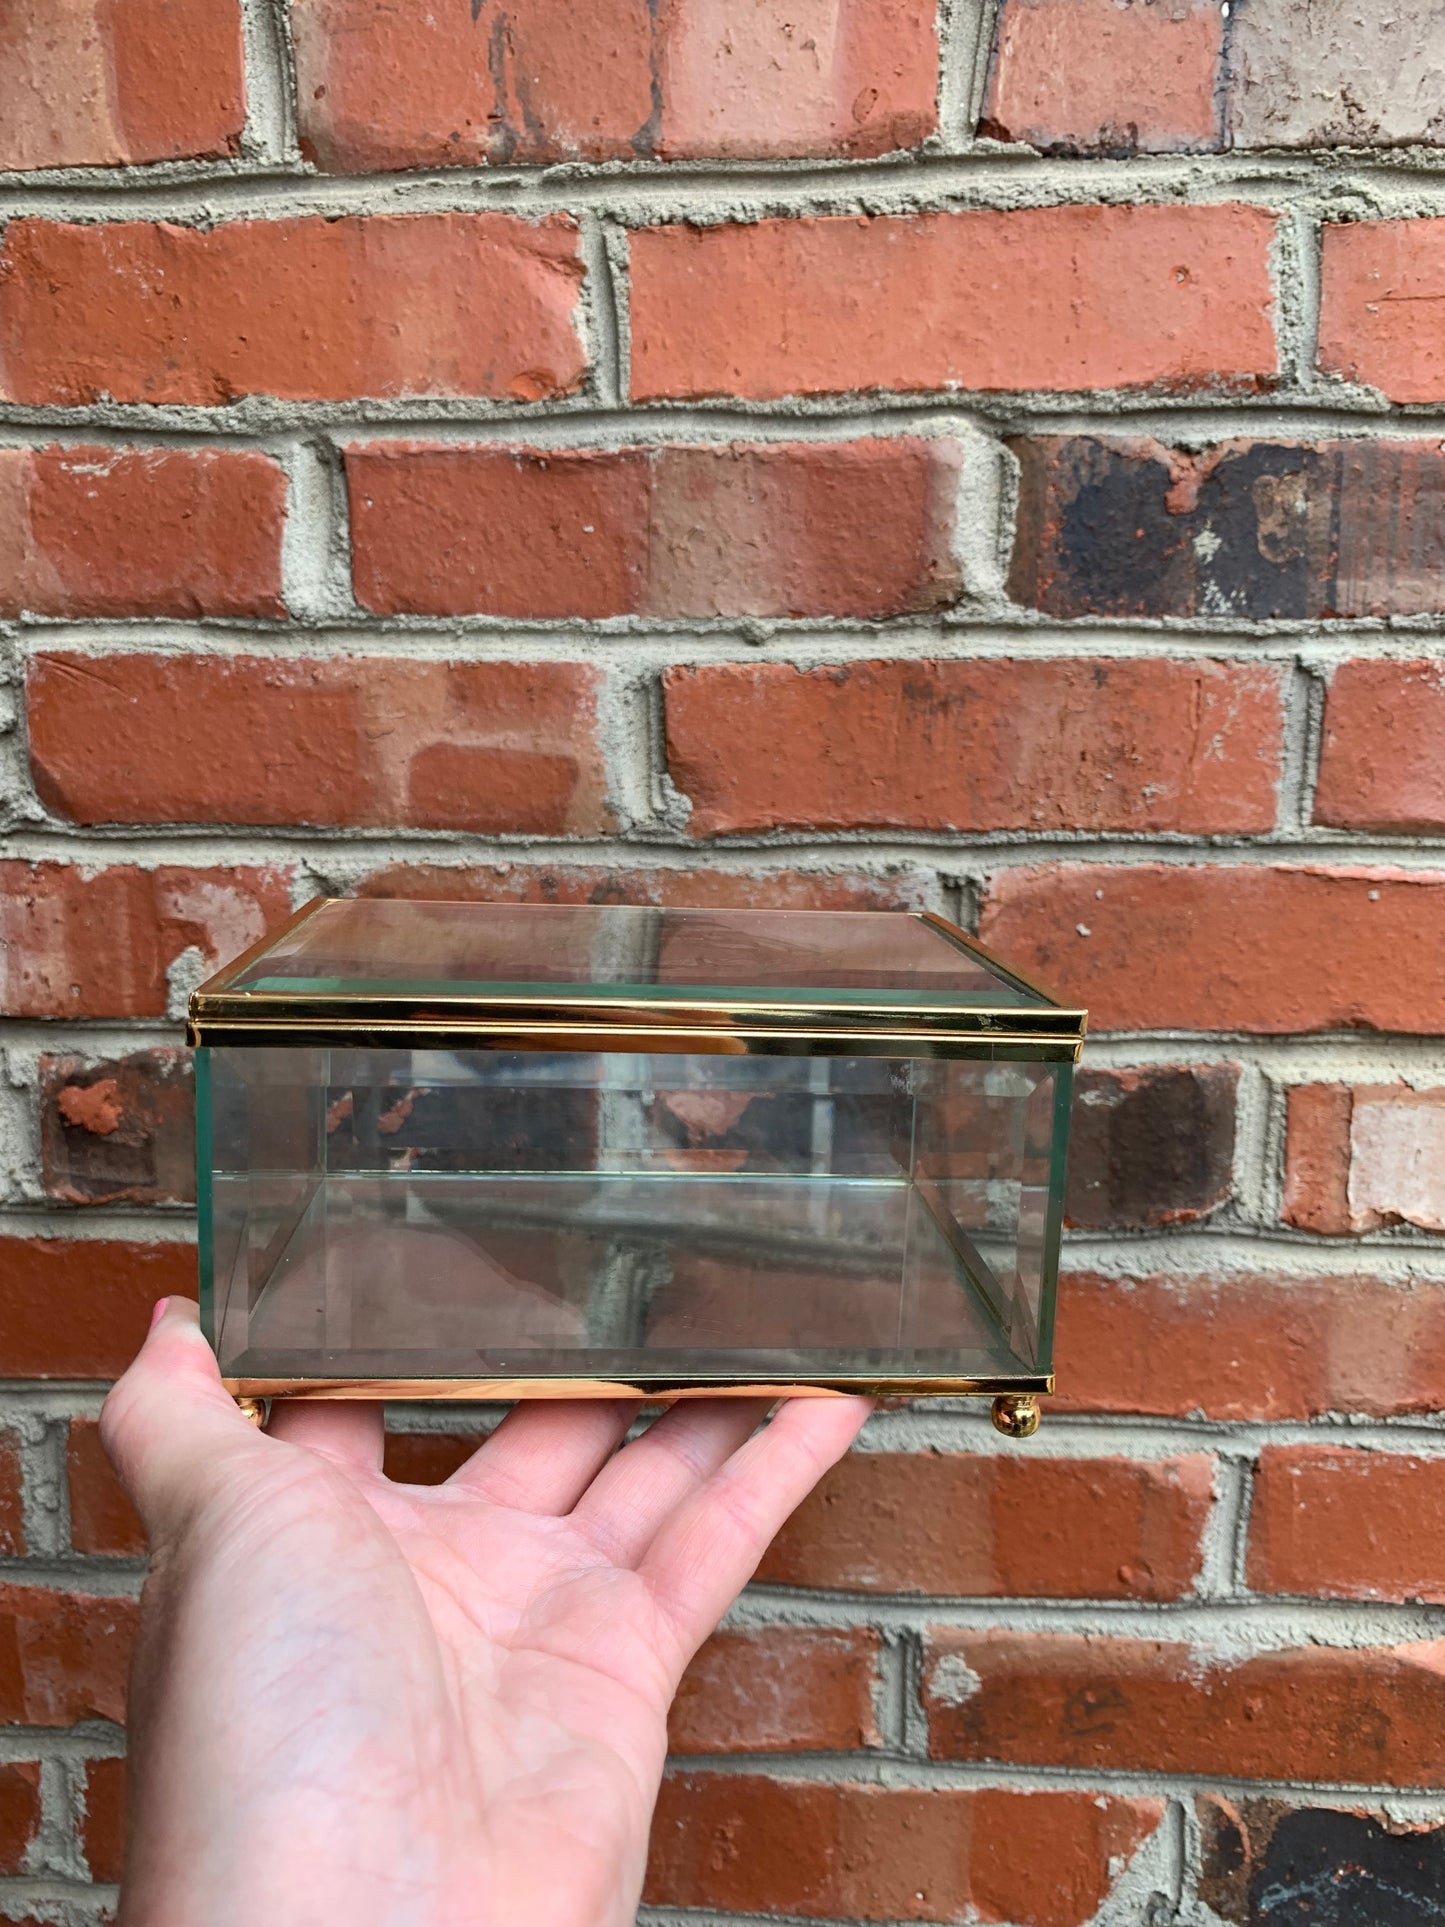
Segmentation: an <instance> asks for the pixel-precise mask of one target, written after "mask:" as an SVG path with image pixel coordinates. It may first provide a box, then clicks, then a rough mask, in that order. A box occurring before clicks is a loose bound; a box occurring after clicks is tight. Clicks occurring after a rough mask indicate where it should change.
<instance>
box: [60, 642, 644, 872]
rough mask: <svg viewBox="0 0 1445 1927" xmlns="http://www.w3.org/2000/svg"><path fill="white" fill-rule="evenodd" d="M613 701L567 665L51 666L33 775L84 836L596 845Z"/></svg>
mask: <svg viewBox="0 0 1445 1927" xmlns="http://www.w3.org/2000/svg"><path fill="white" fill-rule="evenodd" d="M597 689H598V676H597V672H596V671H594V670H593V669H591V668H590V667H586V666H583V665H581V664H577V663H561V662H545V663H544V662H528V663H503V662H455V663H447V662H436V661H430V660H428V661H419V660H417V659H416V658H407V657H382V656H359V657H353V658H344V657H342V658H337V657H332V658H327V659H324V660H295V659H292V660H278V659H277V658H274V657H268V656H149V655H139V654H125V655H114V656H77V655H59V654H55V655H41V656H36V657H34V658H32V660H31V663H30V669H29V678H28V683H27V701H28V708H29V716H30V759H31V768H32V771H33V774H34V779H35V786H36V790H37V792H38V793H39V795H40V797H41V799H42V801H43V802H44V803H45V804H46V805H47V806H48V807H49V808H50V809H53V810H55V811H56V812H57V813H58V814H60V815H62V816H67V817H69V818H71V819H72V820H73V821H75V822H81V823H107V822H110V823H114V822H126V823H230V822H241V823H258V824H268V823H325V824H369V825H376V826H379V827H399V826H404V827H409V828H421V829H449V830H450V829H456V830H462V829H465V830H477V831H515V832H519V833H532V834H539V835H542V834H556V833H563V832H572V833H579V832H580V833H586V832H596V831H599V830H602V829H605V828H607V827H608V826H609V825H610V822H611V817H610V814H609V812H608V809H607V805H606V801H605V796H604V791H605V787H606V778H605V774H604V771H603V767H602V759H601V751H600V748H599V745H598V742H597V735H596V729H597V714H596V702H597ZM122 718H123V719H124V720H123V721H122ZM218 733H219V734H220V735H223V736H224V738H225V741H226V744H227V753H226V755H225V756H224V757H221V756H217V754H216V742H217V739H218ZM97 741H104V742H105V743H106V745H107V748H106V754H105V756H104V758H103V759H98V758H97V757H96V755H95V744H96V742H97Z"/></svg>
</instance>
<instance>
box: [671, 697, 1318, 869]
mask: <svg viewBox="0 0 1445 1927" xmlns="http://www.w3.org/2000/svg"><path fill="white" fill-rule="evenodd" d="M663 688H664V692H665V703H666V711H667V756H668V765H669V770H670V774H671V776H672V780H673V782H674V783H675V784H676V785H677V787H678V788H679V789H680V790H682V791H683V793H684V794H685V795H687V796H688V797H690V798H691V800H692V805H693V810H692V817H691V820H690V826H689V827H690V828H691V830H692V831H693V833H694V834H695V835H699V836H714V835H719V834H721V835H728V834H735V833H737V832H739V831H743V832H746V831H756V830H772V829H823V830H853V829H869V828H883V829H889V828H891V829H928V830H945V829H947V830H959V829H962V830H994V829H1029V830H1038V831H1056V830H1075V829H1094V830H1141V829H1150V830H1195V831H1209V830H1263V829H1269V828H1272V827H1273V825H1274V822H1275V816H1276V791H1277V785H1278V780H1279V766H1280V742H1281V708H1280V684H1279V677H1278V674H1277V672H1276V671H1275V670H1273V669H1266V668H1263V667H1260V666H1255V665H1248V666H1234V665H1226V664H1222V663H1212V662H1204V663H1184V662H1174V661H1166V660H1153V661H1129V660H1108V659H1100V660H1096V659H1077V660H1071V661H1052V662H1049V661H1044V662H1040V661H1036V660H1030V659H1018V660H1012V661H990V662H932V661H913V660H909V661H905V662H853V663H845V664H838V665H836V666H829V667H826V668H817V669H797V668H795V667H793V666H792V665H791V664H788V663H774V662H768V663H758V664H740V663H739V664H734V663H729V664H719V665H712V664H709V665H707V666H705V667H702V668H696V669H682V668H679V669H670V670H668V671H666V673H665V675H664V678H663Z"/></svg>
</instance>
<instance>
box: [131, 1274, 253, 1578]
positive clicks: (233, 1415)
mask: <svg viewBox="0 0 1445 1927" xmlns="http://www.w3.org/2000/svg"><path fill="white" fill-rule="evenodd" d="M100 1437H101V1442H102V1444H103V1445H104V1446H105V1449H106V1452H107V1453H108V1454H109V1456H110V1461H111V1464H112V1465H113V1466H114V1467H115V1469H116V1471H117V1473H118V1474H119V1475H120V1482H121V1484H122V1485H123V1486H124V1487H125V1489H126V1492H127V1493H128V1494H129V1496H130V1499H131V1502H132V1504H133V1505H134V1506H135V1508H136V1510H137V1511H138V1512H139V1513H140V1515H141V1518H142V1520H143V1521H144V1523H145V1528H146V1531H147V1533H148V1534H149V1536H150V1539H151V1543H152V1545H154V1544H155V1543H156V1542H157V1541H158V1540H159V1539H161V1538H165V1537H169V1536H171V1535H173V1534H174V1533H175V1532H176V1531H178V1530H179V1528H180V1527H181V1526H183V1525H184V1523H185V1522H186V1520H187V1519H188V1518H189V1517H190V1515H191V1514H192V1513H193V1512H194V1510H195V1508H196V1507H197V1505H199V1504H200V1502H201V1500H202V1499H203V1498H204V1496H205V1494H206V1492H207V1491H208V1490H209V1489H210V1487H211V1482H212V1478H213V1475H214V1472H215V1469H216V1466H217V1464H218V1462H219V1461H220V1460H221V1459H223V1458H224V1459H228V1460H231V1461H233V1462H234V1457H235V1455H236V1454H237V1453H239V1452H245V1451H247V1450H248V1449H249V1450H251V1451H261V1450H264V1448H263V1447H262V1445H261V1441H260V1435H259V1434H258V1433H257V1431H256V1428H255V1426H253V1425H252V1424H251V1422H250V1420H249V1419H247V1418H245V1417H244V1416H243V1415H242V1413H241V1412H240V1411H238V1410H237V1407H236V1404H235V1401H234V1400H233V1399H232V1397H231V1395H230V1393H229V1392H228V1391H227V1390H226V1388H225V1387H224V1386H223V1385H222V1383H221V1373H220V1368H219V1367H218V1365H217V1364H216V1355H215V1353H214V1352H213V1351H212V1350H211V1347H210V1345H209V1344H208V1343H207V1342H206V1339H205V1338H204V1337H203V1336H202V1333H201V1326H200V1313H199V1308H198V1307H197V1306H196V1305H195V1304H194V1303H193V1302H192V1300H191V1299H189V1298H163V1299H162V1300H161V1302H160V1303H159V1304H158V1305H157V1307H156V1309H155V1312H154V1314H153V1316H152V1319H151V1328H150V1330H149V1332H148V1333H147V1334H146V1340H145V1343H144V1344H143V1345H142V1346H141V1348H140V1351H139V1352H138V1353H137V1355H136V1358H135V1361H134V1363H133V1364H132V1365H131V1366H130V1367H129V1369H128V1370H127V1371H126V1372H125V1373H124V1374H123V1375H122V1376H121V1377H120V1378H118V1379H117V1380H116V1382H115V1384H114V1386H113V1387H112V1388H111V1391H110V1395H109V1397H108V1398H107V1399H106V1401H105V1404H104V1405H103V1406H102V1408H101V1413H100Z"/></svg>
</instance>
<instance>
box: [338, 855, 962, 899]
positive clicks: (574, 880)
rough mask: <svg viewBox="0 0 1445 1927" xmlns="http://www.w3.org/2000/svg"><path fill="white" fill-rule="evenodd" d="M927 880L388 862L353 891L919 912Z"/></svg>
mask: <svg viewBox="0 0 1445 1927" xmlns="http://www.w3.org/2000/svg"><path fill="white" fill-rule="evenodd" d="M927 888H928V885H927V880H926V879H925V878H924V877H923V876H922V875H920V874H916V873H914V872H910V871H907V870H904V869H902V868H901V867H900V866H898V865H885V866H883V867H882V868H880V869H879V870H878V871H877V872H876V874H875V873H874V872H871V871H860V870H833V869H828V870H816V871H807V870H776V871H774V870H742V871H738V870H674V869H656V870H634V869H623V868H620V867H619V868H614V867H613V866H611V865H605V866H604V865H602V864H588V863H568V864H551V863H496V864H483V865H467V866H465V867H461V868H453V867H452V866H450V865H442V864H427V863H401V864H390V865H388V866H387V867H386V868H385V869H384V870H377V871H374V872H373V873H372V874H371V875H370V876H368V877H363V878H362V879H361V880H360V882H359V883H358V884H357V885H356V894H357V895H358V896H370V897H441V898H449V899H460V900H462V901H465V902H481V903H493V902H500V903H640V904H658V905H666V906H669V907H671V908H673V909H677V910H714V909H733V910H921V909H926V908H927V907H928V900H927Z"/></svg>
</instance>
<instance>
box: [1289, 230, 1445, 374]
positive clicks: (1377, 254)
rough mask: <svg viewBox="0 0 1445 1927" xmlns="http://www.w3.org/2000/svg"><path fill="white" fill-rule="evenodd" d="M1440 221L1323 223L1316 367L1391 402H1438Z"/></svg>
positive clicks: (1443, 356)
mask: <svg viewBox="0 0 1445 1927" xmlns="http://www.w3.org/2000/svg"><path fill="white" fill-rule="evenodd" d="M1442 272H1445V219H1438V220H1423V221H1356V222H1340V221H1330V222H1327V223H1326V224H1325V228H1324V254H1323V261H1322V270H1321V273H1322V278H1321V283H1320V334H1319V366H1320V368H1321V369H1322V370H1323V371H1324V372H1325V373H1326V374H1329V375H1341V376H1343V377H1344V378H1345V380H1346V381H1360V382H1365V383H1367V384H1368V385H1369V386H1370V387H1372V388H1378V389H1379V390H1380V391H1381V392H1382V393H1383V394H1385V395H1386V396H1388V398H1389V399H1390V400H1391V401H1439V400H1441V399H1442V398H1445V343H1442V341H1441V338H1440V331H1439V329H1438V327H1436V326H1435V320H1436V315H1437V309H1438V305H1439V288H1440V277H1441V274H1442Z"/></svg>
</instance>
